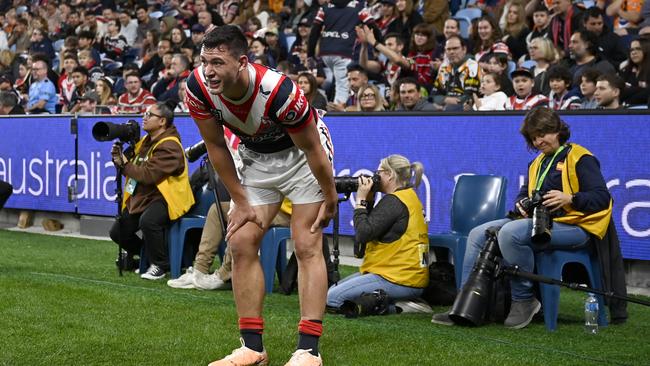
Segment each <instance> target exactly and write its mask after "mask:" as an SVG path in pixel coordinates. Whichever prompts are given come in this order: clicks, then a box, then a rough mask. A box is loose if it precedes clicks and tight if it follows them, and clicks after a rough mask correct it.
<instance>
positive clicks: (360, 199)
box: [327, 155, 429, 316]
mask: <svg viewBox="0 0 650 366" xmlns="http://www.w3.org/2000/svg"><path fill="white" fill-rule="evenodd" d="M422 173H423V167H422V164H421V163H419V162H415V163H413V164H411V163H410V162H409V161H408V159H406V158H405V157H403V156H401V155H390V156H388V157H387V158H384V159H382V160H381V163H380V164H379V168H378V170H377V172H376V175H375V177H373V178H371V177H367V176H360V177H359V178H358V189H357V196H356V197H357V202H356V207H355V210H354V229H355V242H357V243H367V244H366V246H365V256H364V258H363V263H362V264H361V267H360V268H359V272H358V273H355V274H353V275H351V276H349V277H347V278H345V279H343V280H342V281H341V282H339V284H338V285H335V286H332V287H330V289H329V291H328V292H327V306H328V307H329V308H330V309H331V310H334V311H341V312H343V313H345V314H346V315H347V316H355V315H379V314H386V313H388V312H393V311H394V310H395V308H394V306H390V309H389V303H393V302H394V301H396V300H408V299H413V298H417V297H419V296H420V295H421V294H422V291H423V289H424V287H426V286H427V284H428V282H429V272H428V266H427V264H428V253H429V239H428V236H427V225H426V223H425V221H424V214H423V209H422V203H421V202H420V200H419V198H418V196H417V194H416V192H415V190H414V189H413V185H412V180H413V178H414V183H415V187H417V186H419V184H420V181H421V180H422ZM337 190H338V188H337ZM377 191H378V192H382V193H385V194H386V195H385V196H384V197H383V198H382V199H381V200H380V201H379V202H378V203H377V205H376V206H375V207H374V208H373V202H372V201H374V195H375V192H377Z"/></svg>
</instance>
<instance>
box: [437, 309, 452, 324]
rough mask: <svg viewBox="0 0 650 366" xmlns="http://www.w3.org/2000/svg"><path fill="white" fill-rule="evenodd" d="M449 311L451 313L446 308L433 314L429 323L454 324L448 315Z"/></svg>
mask: <svg viewBox="0 0 650 366" xmlns="http://www.w3.org/2000/svg"><path fill="white" fill-rule="evenodd" d="M449 313H451V310H447V311H445V312H444V313H439V314H433V317H432V318H431V323H433V324H440V325H454V324H456V323H454V321H453V320H451V318H450V317H449Z"/></svg>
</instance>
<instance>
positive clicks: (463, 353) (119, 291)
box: [0, 230, 650, 365]
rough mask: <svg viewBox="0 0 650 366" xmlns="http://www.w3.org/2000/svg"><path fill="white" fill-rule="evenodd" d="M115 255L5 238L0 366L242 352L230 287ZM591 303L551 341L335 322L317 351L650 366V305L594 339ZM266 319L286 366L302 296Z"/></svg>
mask: <svg viewBox="0 0 650 366" xmlns="http://www.w3.org/2000/svg"><path fill="white" fill-rule="evenodd" d="M115 253H116V248H115V246H114V245H113V244H111V243H109V242H103V241H95V240H84V239H76V238H64V237H54V236H43V235H37V234H28V233H19V232H10V231H4V230H0V364H1V365H206V364H207V363H208V362H210V361H212V360H214V359H217V358H219V357H221V356H223V355H225V354H228V353H229V352H230V351H231V350H232V349H234V348H237V347H239V341H238V331H237V316H236V314H235V309H234V302H233V298H232V292H231V291H211V292H200V291H196V290H174V289H170V288H168V287H167V286H166V284H165V282H164V281H159V282H151V281H145V280H141V279H140V278H139V277H137V275H135V274H133V273H128V274H125V276H124V277H119V276H118V274H117V271H116V268H115V264H114V258H115ZM353 270H354V269H353V268H349V267H348V268H343V271H342V272H343V273H344V274H345V273H351V271H353ZM584 297H585V296H584V294H582V293H577V292H571V291H569V290H567V291H563V292H562V296H561V309H560V319H559V324H558V330H557V331H556V332H552V333H550V332H547V331H546V329H545V328H544V324H543V322H536V323H533V324H531V325H530V326H529V327H527V328H526V329H523V330H520V331H512V330H507V329H504V328H503V326H502V325H498V324H493V325H487V326H483V327H480V328H461V327H445V326H438V325H433V324H431V322H430V315H427V314H401V315H391V316H384V317H367V318H359V319H352V320H351V319H345V318H343V317H340V316H334V315H327V316H326V318H325V321H324V323H325V333H324V336H323V339H322V340H321V353H322V354H323V359H324V361H325V364H327V365H489V364H492V365H592V364H635V365H641V364H646V365H647V364H650V343H649V341H648V337H649V336H650V308H645V307H643V306H640V305H636V304H630V305H629V307H628V309H629V313H630V319H629V320H628V322H627V324H624V325H618V326H610V327H607V328H601V330H600V332H599V333H598V334H597V335H587V334H585V333H584V331H583V327H582V323H583V313H582V304H583V301H584ZM435 310H436V311H443V310H445V309H443V308H438V309H435ZM264 316H265V323H266V330H265V333H264V342H265V346H266V348H267V350H268V352H269V357H270V359H271V365H283V364H284V362H286V361H287V359H288V358H289V357H290V355H291V353H292V352H293V350H294V347H295V343H296V339H297V336H296V333H297V332H296V330H297V322H298V297H297V296H296V295H293V296H284V295H280V294H275V293H274V294H272V295H270V296H268V297H267V298H266V302H265V310H264Z"/></svg>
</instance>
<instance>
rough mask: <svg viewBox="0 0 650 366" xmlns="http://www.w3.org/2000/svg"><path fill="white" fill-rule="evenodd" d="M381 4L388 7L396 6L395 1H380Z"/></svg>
mask: <svg viewBox="0 0 650 366" xmlns="http://www.w3.org/2000/svg"><path fill="white" fill-rule="evenodd" d="M379 2H380V3H381V4H388V5H393V6H395V3H396V2H395V0H380V1H379Z"/></svg>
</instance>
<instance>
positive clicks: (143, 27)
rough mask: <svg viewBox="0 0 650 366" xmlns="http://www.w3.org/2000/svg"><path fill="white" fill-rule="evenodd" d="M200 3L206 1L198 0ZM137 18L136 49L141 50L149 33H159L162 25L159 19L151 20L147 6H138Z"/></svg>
mask: <svg viewBox="0 0 650 366" xmlns="http://www.w3.org/2000/svg"><path fill="white" fill-rule="evenodd" d="M199 1H204V0H197V1H196V2H197V3H198V2H199ZM135 16H136V18H137V20H138V29H137V37H136V41H135V45H134V47H136V48H139V47H142V43H143V42H144V40H145V38H146V37H147V32H148V31H150V30H156V31H159V29H160V23H159V22H158V19H155V18H151V17H150V16H149V10H148V9H147V7H146V6H143V5H138V7H137V9H136V11H135ZM155 44H157V43H154V45H155Z"/></svg>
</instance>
